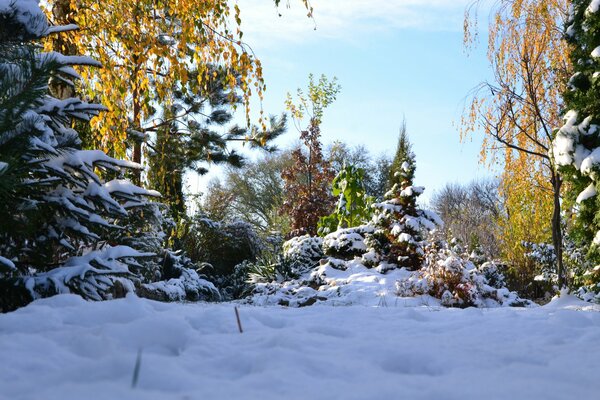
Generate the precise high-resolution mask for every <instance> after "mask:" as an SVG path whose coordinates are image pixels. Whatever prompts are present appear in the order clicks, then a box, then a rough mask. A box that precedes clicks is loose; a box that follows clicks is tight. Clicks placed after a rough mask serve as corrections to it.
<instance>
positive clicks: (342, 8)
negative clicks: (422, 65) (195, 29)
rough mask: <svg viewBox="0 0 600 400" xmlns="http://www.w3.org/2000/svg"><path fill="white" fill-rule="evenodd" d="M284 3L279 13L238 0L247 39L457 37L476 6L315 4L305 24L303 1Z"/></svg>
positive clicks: (367, 0) (263, 1)
mask: <svg viewBox="0 0 600 400" xmlns="http://www.w3.org/2000/svg"><path fill="white" fill-rule="evenodd" d="M281 3H282V5H281V6H280V7H279V10H277V9H276V8H275V6H274V4H273V1H272V0H239V1H238V5H239V7H240V9H241V11H242V21H243V24H242V28H243V30H244V32H245V33H246V35H247V36H248V37H249V38H251V39H252V40H260V41H264V40H266V41H269V42H286V41H306V40H307V39H308V40H310V39H320V38H344V39H349V40H352V38H355V37H357V36H362V35H365V34H368V33H370V32H381V31H386V30H390V29H393V30H398V29H418V30H425V31H440V30H442V31H444V30H446V31H459V30H460V29H462V18H463V15H464V11H465V8H466V7H467V6H468V5H469V4H470V3H472V0H312V1H311V3H312V5H313V7H314V16H315V21H314V22H313V21H312V20H309V19H308V18H306V10H305V9H304V8H303V6H302V4H301V1H300V0H289V5H290V7H289V8H288V7H286V0H283V1H282V2H281ZM279 14H281V17H279V16H278V15H279ZM315 24H316V28H317V29H316V31H314V27H315Z"/></svg>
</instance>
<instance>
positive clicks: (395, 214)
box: [363, 132, 442, 270]
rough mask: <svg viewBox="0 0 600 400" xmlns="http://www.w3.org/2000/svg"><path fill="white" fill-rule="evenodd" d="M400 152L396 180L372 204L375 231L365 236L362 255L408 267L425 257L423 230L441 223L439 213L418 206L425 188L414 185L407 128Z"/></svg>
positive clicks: (376, 261) (413, 267) (370, 260)
mask: <svg viewBox="0 0 600 400" xmlns="http://www.w3.org/2000/svg"><path fill="white" fill-rule="evenodd" d="M396 153H397V154H399V155H400V159H399V160H395V162H394V163H393V165H399V168H398V169H396V170H395V171H393V172H394V179H393V180H392V182H393V183H394V184H393V186H392V188H391V189H390V191H388V192H387V193H386V194H385V200H384V201H383V202H380V203H375V204H374V205H373V207H374V209H375V210H376V212H375V215H374V216H373V220H372V222H371V223H372V225H373V226H374V227H375V232H374V233H373V234H371V235H368V236H367V238H366V244H367V252H366V253H365V254H364V255H363V259H364V261H365V262H366V263H367V264H369V265H377V264H379V263H380V262H382V261H383V262H384V264H383V265H380V266H381V268H382V269H386V268H388V267H393V266H388V265H387V264H385V263H389V264H395V265H398V266H400V267H405V268H407V269H409V270H416V269H418V268H420V267H421V265H422V264H423V259H424V255H425V253H424V250H423V246H424V240H425V237H424V233H425V232H428V231H432V230H434V229H436V227H438V226H441V225H442V221H441V220H440V219H439V217H438V216H437V215H436V214H435V213H433V212H431V211H427V210H423V209H420V208H419V207H417V197H418V196H419V195H421V194H422V193H423V191H424V190H425V189H424V188H423V187H421V186H414V185H413V180H414V176H415V170H416V164H415V156H414V153H413V152H412V150H411V148H410V142H409V141H408V138H407V137H406V133H405V132H404V133H403V134H402V135H401V137H400V141H399V143H398V150H397V152H396Z"/></svg>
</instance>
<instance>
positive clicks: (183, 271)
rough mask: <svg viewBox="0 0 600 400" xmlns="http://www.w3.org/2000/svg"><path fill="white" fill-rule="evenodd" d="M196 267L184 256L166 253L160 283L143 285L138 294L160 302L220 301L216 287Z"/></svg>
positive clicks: (152, 282)
mask: <svg viewBox="0 0 600 400" xmlns="http://www.w3.org/2000/svg"><path fill="white" fill-rule="evenodd" d="M194 268H195V265H194V264H193V263H192V262H191V260H190V259H189V258H187V257H186V256H184V255H177V254H175V253H173V252H166V253H165V255H164V259H163V263H162V268H161V272H162V274H161V276H160V280H159V281H151V282H150V283H141V284H140V285H139V286H138V289H137V293H138V295H139V296H141V297H146V298H149V299H152V300H158V301H183V300H186V301H200V300H202V301H218V300H221V295H220V293H219V291H218V290H217V288H216V287H215V285H214V284H213V283H211V282H209V281H207V280H206V279H203V278H202V277H200V276H199V275H198V273H197V272H196V271H195V269H194Z"/></svg>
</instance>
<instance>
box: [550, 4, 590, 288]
mask: <svg viewBox="0 0 600 400" xmlns="http://www.w3.org/2000/svg"><path fill="white" fill-rule="evenodd" d="M572 6H573V7H572V12H571V16H570V19H569V21H568V22H567V29H566V32H567V35H566V39H567V40H568V42H569V43H570V45H571V50H572V52H571V63H572V65H573V72H574V74H573V76H572V77H571V79H570V80H569V84H568V90H567V91H565V93H564V96H563V97H564V103H565V110H570V111H568V112H567V113H566V115H565V124H564V125H563V126H562V127H561V128H560V130H559V131H558V132H557V133H556V139H555V141H554V154H553V155H554V157H555V159H556V163H557V164H558V165H559V166H560V167H561V171H562V173H563V177H564V179H565V183H566V184H565V187H566V190H565V191H564V193H565V199H564V203H565V204H566V205H567V206H568V207H570V208H571V209H572V210H573V212H572V215H571V218H569V219H568V221H567V224H568V225H567V228H568V236H569V238H568V239H569V240H571V241H573V242H574V243H576V244H577V247H578V248H579V249H581V250H583V251H584V252H585V253H586V260H585V263H582V264H580V265H579V266H576V267H575V269H574V271H573V272H574V274H575V275H574V277H573V282H571V283H572V284H573V285H574V286H575V287H579V286H582V285H583V286H586V287H595V289H594V290H596V291H600V289H599V288H598V287H596V286H595V285H596V284H597V283H599V282H600V276H599V275H600V274H598V273H597V271H596V270H594V269H593V268H591V267H592V266H593V265H597V264H598V263H599V262H600V246H599V244H600V196H598V195H597V194H596V191H597V189H598V188H599V187H600V164H599V163H598V162H597V161H596V160H595V157H594V155H595V154H596V152H597V151H598V149H599V148H600V129H598V128H599V126H600V77H599V76H598V73H597V71H598V70H599V68H600V58H599V57H598V54H596V53H597V52H598V50H597V48H598V46H600V12H599V10H594V9H593V7H592V5H590V2H589V1H587V0H574V1H572ZM584 265H586V267H584Z"/></svg>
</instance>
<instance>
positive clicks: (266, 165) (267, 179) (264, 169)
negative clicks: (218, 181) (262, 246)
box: [225, 151, 292, 235]
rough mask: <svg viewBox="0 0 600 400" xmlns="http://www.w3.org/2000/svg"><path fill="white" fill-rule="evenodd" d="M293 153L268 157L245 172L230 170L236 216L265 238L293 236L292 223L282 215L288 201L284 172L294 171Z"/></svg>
mask: <svg viewBox="0 0 600 400" xmlns="http://www.w3.org/2000/svg"><path fill="white" fill-rule="evenodd" d="M291 166H292V158H291V153H290V152H289V151H285V152H280V153H271V154H267V155H265V156H263V157H261V158H259V159H257V160H256V161H253V162H249V163H247V164H246V165H244V167H242V168H241V169H239V170H238V169H234V168H228V169H227V171H226V173H225V187H226V189H227V191H228V192H229V193H231V194H232V195H233V200H232V213H233V215H235V217H236V218H239V219H241V220H242V221H246V222H248V223H250V224H252V225H253V226H254V228H255V229H256V230H257V231H258V232H260V233H261V234H263V235H269V234H271V233H272V232H279V233H280V234H282V235H286V234H288V233H289V221H288V220H287V218H285V216H282V215H280V213H279V210H280V208H281V207H282V204H283V201H284V182H283V179H282V177H281V174H282V172H283V171H285V170H287V169H288V168H291Z"/></svg>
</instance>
